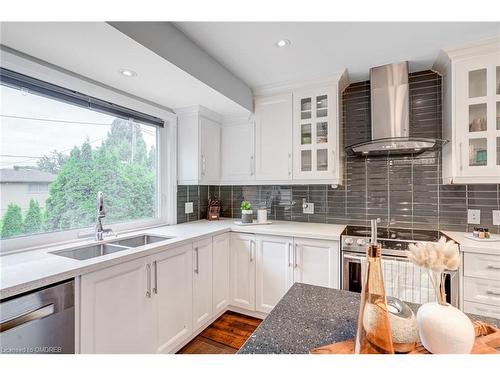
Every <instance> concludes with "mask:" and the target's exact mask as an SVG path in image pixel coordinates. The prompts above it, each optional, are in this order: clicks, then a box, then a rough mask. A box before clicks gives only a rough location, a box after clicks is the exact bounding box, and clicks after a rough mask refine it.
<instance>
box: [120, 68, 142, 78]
mask: <svg viewBox="0 0 500 375" xmlns="http://www.w3.org/2000/svg"><path fill="white" fill-rule="evenodd" d="M118 71H119V72H120V74H121V75H124V76H125V77H135V76H136V75H137V73H136V72H134V71H133V70H130V69H120V70H118Z"/></svg>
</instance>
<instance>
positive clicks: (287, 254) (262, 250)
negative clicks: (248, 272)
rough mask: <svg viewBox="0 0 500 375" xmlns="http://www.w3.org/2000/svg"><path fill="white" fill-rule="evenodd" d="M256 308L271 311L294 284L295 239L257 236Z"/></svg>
mask: <svg viewBox="0 0 500 375" xmlns="http://www.w3.org/2000/svg"><path fill="white" fill-rule="evenodd" d="M256 242H257V254H256V260H257V263H256V276H255V288H256V291H255V295H256V297H255V298H256V301H255V305H256V306H255V308H256V310H257V311H261V312H264V313H268V312H270V311H271V310H272V309H273V308H274V306H276V304H277V303H278V301H279V300H280V299H281V298H282V297H283V296H284V295H285V293H286V292H287V291H288V289H289V288H290V287H291V286H292V284H293V262H292V250H293V247H292V245H293V239H292V238H289V237H280V236H257V237H256Z"/></svg>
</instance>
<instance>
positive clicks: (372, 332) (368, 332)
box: [354, 244, 394, 354]
mask: <svg viewBox="0 0 500 375" xmlns="http://www.w3.org/2000/svg"><path fill="white" fill-rule="evenodd" d="M380 253H381V248H380V246H379V245H377V244H371V245H369V246H368V248H367V250H366V272H365V278H364V280H363V289H362V291H361V301H360V306H359V315H358V328H357V332H356V342H355V347H354V352H355V353H356V354H393V353H394V347H393V344H392V335H391V326H390V323H389V313H388V311H387V301H386V298H385V289H384V279H383V276H382V262H381V259H380Z"/></svg>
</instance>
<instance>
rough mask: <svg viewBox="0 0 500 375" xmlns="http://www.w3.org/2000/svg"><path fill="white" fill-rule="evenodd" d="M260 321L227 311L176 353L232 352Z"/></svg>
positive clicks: (243, 341)
mask: <svg viewBox="0 0 500 375" xmlns="http://www.w3.org/2000/svg"><path fill="white" fill-rule="evenodd" d="M261 322H262V320H261V319H257V318H252V317H251V316H247V315H243V314H238V313H235V312H232V311H227V312H225V313H224V314H223V315H221V316H220V317H219V318H218V319H217V320H216V321H215V322H213V323H212V324H210V325H209V326H208V327H207V328H206V329H205V330H204V331H203V332H201V333H200V334H199V335H198V336H196V337H195V338H194V339H193V340H191V341H190V342H189V343H188V344H187V345H186V346H184V347H183V348H182V349H181V350H179V351H178V352H177V354H234V353H236V352H237V351H238V349H239V348H241V347H242V346H243V344H244V343H245V341H246V340H247V339H248V337H250V335H251V334H252V333H253V331H255V329H256V328H257V327H258V325H259V324H260V323H261Z"/></svg>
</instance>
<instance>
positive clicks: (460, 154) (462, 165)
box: [458, 142, 464, 171]
mask: <svg viewBox="0 0 500 375" xmlns="http://www.w3.org/2000/svg"><path fill="white" fill-rule="evenodd" d="M458 149H459V157H460V170H461V171H462V170H463V169H464V161H463V158H462V142H460V143H459V144H458Z"/></svg>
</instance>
